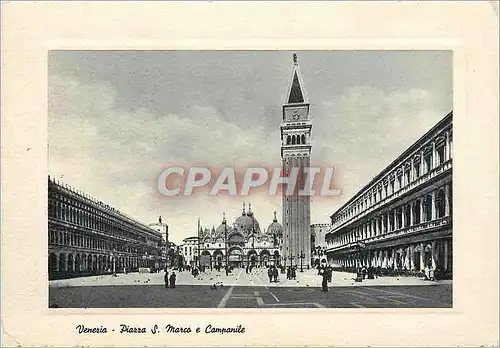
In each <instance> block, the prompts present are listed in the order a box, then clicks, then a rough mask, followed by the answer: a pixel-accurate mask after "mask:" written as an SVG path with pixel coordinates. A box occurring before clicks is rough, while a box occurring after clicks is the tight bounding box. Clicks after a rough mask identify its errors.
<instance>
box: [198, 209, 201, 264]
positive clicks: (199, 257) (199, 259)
mask: <svg viewBox="0 0 500 348" xmlns="http://www.w3.org/2000/svg"><path fill="white" fill-rule="evenodd" d="M198 269H201V254H200V218H198Z"/></svg>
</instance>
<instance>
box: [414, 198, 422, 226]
mask: <svg viewBox="0 0 500 348" xmlns="http://www.w3.org/2000/svg"><path fill="white" fill-rule="evenodd" d="M413 223H414V224H419V223H420V201H416V202H414V203H413Z"/></svg>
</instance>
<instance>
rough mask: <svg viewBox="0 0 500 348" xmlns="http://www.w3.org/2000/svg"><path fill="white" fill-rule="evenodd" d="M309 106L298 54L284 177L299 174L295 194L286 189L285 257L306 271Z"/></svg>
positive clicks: (286, 111) (286, 108)
mask: <svg viewBox="0 0 500 348" xmlns="http://www.w3.org/2000/svg"><path fill="white" fill-rule="evenodd" d="M309 106H310V104H309V102H308V99H307V96H306V93H305V90H304V83H303V81H302V76H301V74H300V69H299V64H298V61H297V55H295V54H294V55H293V71H292V78H291V82H290V86H289V88H288V92H287V99H286V100H285V104H283V108H282V112H283V115H282V116H283V119H282V123H281V158H282V166H283V167H282V168H283V175H285V176H288V175H291V174H292V171H293V170H294V169H296V170H298V171H297V185H296V187H295V189H294V190H293V192H288V191H287V189H286V188H285V187H284V188H283V192H282V209H283V213H282V216H283V231H284V232H283V245H282V249H281V253H282V255H283V258H284V259H287V260H288V261H287V264H289V265H293V266H301V267H305V268H309V266H310V263H311V238H310V235H311V234H310V224H311V212H310V209H311V208H310V205H311V199H310V197H309V196H307V195H299V190H300V189H302V188H304V187H305V184H306V178H307V174H306V171H307V168H309V167H310V158H311V130H312V122H311V118H310V116H309Z"/></svg>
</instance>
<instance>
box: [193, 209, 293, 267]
mask: <svg viewBox="0 0 500 348" xmlns="http://www.w3.org/2000/svg"><path fill="white" fill-rule="evenodd" d="M245 208H246V207H245V203H243V211H242V213H241V215H240V216H238V217H237V218H236V220H235V221H234V222H233V224H232V225H231V224H230V223H228V222H227V221H226V218H225V215H224V217H223V219H222V223H221V224H220V225H219V227H217V228H216V229H215V228H212V229H211V230H210V229H208V228H205V229H203V230H200V231H199V238H200V253H201V260H200V262H201V265H204V266H205V267H215V266H222V267H223V266H224V265H225V264H226V259H227V262H228V263H229V264H230V265H231V266H233V267H240V268H241V267H247V266H250V265H252V266H254V267H268V266H270V265H278V264H280V247H281V244H282V241H283V227H282V226H281V224H280V223H279V222H278V220H277V219H276V212H274V219H273V221H272V222H271V224H270V225H269V227H268V228H267V231H266V230H265V229H264V231H262V230H261V228H260V224H259V221H258V220H257V219H256V218H255V216H254V214H253V212H252V206H251V205H250V203H249V204H248V211H246V209H245ZM226 255H227V257H226Z"/></svg>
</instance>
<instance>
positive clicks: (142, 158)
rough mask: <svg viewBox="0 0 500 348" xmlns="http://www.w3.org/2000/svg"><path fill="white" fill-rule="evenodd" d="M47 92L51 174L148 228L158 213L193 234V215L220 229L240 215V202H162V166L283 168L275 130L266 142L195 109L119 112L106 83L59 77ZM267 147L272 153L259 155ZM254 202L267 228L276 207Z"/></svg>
mask: <svg viewBox="0 0 500 348" xmlns="http://www.w3.org/2000/svg"><path fill="white" fill-rule="evenodd" d="M49 93H50V96H49V98H50V101H51V108H50V117H49V119H50V123H49V134H50V136H49V154H50V155H49V171H50V173H51V174H52V175H55V176H56V177H57V178H61V179H62V180H63V181H64V182H66V183H68V184H71V185H73V186H75V187H76V188H80V189H84V190H85V191H87V192H88V193H90V194H93V195H95V196H97V197H98V198H99V199H101V200H103V201H105V202H107V203H109V204H111V205H113V206H115V207H116V208H118V209H119V210H121V211H123V212H125V213H127V214H129V215H132V216H134V217H136V218H138V219H140V220H141V221H143V222H146V223H147V222H148V221H153V220H154V219H155V217H156V215H161V214H163V215H167V216H168V217H169V218H170V221H171V222H170V224H171V225H172V226H171V230H173V231H175V230H177V231H192V224H193V221H195V220H196V217H197V216H210V218H209V219H207V220H206V221H205V222H206V223H208V224H210V225H212V224H213V225H216V226H217V225H218V223H219V221H220V217H219V215H220V214H221V212H222V211H223V210H227V209H228V206H230V207H231V208H232V209H233V210H234V212H233V213H232V215H233V216H237V215H238V214H239V210H240V206H241V201H242V199H239V198H227V197H220V198H216V199H213V198H211V199H209V198H208V197H205V196H192V197H186V198H184V199H182V198H180V199H174V200H168V199H165V198H164V197H161V196H159V195H158V192H157V186H156V185H157V178H158V175H159V173H160V172H161V170H162V169H163V168H164V166H165V165H166V164H167V163H176V164H179V165H189V164H191V163H207V164H209V165H212V166H215V167H219V166H223V165H240V166H243V165H245V164H247V163H249V161H250V162H253V163H255V162H261V163H275V164H277V165H279V163H280V159H279V134H278V132H277V131H275V132H272V133H271V134H272V135H273V138H274V139H270V138H269V135H268V133H267V132H265V131H264V129H263V127H262V126H256V127H254V128H253V129H245V128H242V127H240V126H238V125H236V124H234V123H231V122H228V121H225V120H224V119H223V118H222V116H221V115H220V114H219V113H218V111H217V110H216V109H214V108H212V107H208V106H192V107H190V108H189V109H187V110H186V114H185V115H183V116H181V115H176V114H168V115H164V116H160V117H158V116H157V115H154V114H152V113H150V112H148V110H145V109H139V110H135V111H131V112H126V111H123V110H122V109H119V108H118V106H117V105H116V92H115V91H114V90H113V88H112V87H111V86H109V85H108V84H107V83H105V82H101V81H96V82H93V83H82V82H80V81H78V80H76V79H75V78H74V77H68V76H66V77H62V76H57V75H55V76H52V78H51V84H50V91H49ZM271 140H273V141H274V143H275V144H273V145H272V147H273V148H274V151H266V152H262V151H259V148H261V147H262V146H266V145H268V144H269V143H270V141H271ZM258 144H260V146H256V145H258ZM252 199H253V200H254V204H253V206H254V210H255V209H256V208H257V209H258V210H259V212H261V216H262V217H263V218H264V215H265V214H264V213H263V212H264V211H266V212H268V213H267V215H269V216H268V217H267V220H269V222H270V221H271V219H272V211H273V210H275V209H276V202H275V203H269V201H270V200H269V199H268V198H267V197H265V198H261V199H257V198H255V197H252ZM271 201H273V200H271ZM275 201H276V199H275ZM200 207H203V210H202V211H200V210H199V208H200ZM256 213H257V212H256ZM228 216H229V215H228ZM174 217H175V218H174ZM264 219H265V218H264ZM264 221H265V220H264ZM263 227H264V226H263ZM184 233H189V234H191V233H190V232H184ZM180 235H181V234H180ZM186 236H188V235H185V236H184V237H186Z"/></svg>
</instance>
